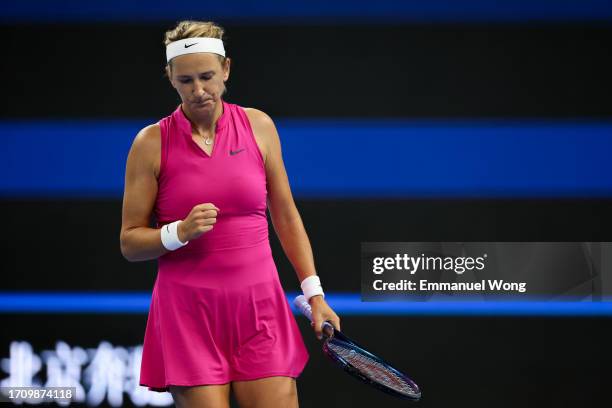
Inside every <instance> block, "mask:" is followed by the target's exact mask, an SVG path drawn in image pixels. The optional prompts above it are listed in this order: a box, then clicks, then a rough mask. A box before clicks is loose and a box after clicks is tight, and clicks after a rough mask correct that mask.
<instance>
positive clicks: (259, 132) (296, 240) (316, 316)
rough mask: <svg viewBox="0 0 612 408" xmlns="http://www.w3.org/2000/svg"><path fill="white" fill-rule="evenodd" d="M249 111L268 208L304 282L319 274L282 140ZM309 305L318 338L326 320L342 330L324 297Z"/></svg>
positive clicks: (265, 118)
mask: <svg viewBox="0 0 612 408" xmlns="http://www.w3.org/2000/svg"><path fill="white" fill-rule="evenodd" d="M246 112H247V115H248V117H249V121H250V123H251V128H252V129H253V133H254V134H255V139H256V141H257V144H258V145H259V147H260V150H261V152H262V156H263V158H264V164H265V169H266V181H267V189H268V209H269V210H270V217H271V218H272V224H273V226H274V230H275V231H276V235H278V238H279V240H280V243H281V246H282V247H283V250H284V251H285V254H286V255H287V258H288V259H289V261H290V262H291V265H293V268H294V269H295V272H296V275H297V277H298V280H299V281H300V282H302V281H303V280H304V279H306V278H307V277H309V276H312V275H316V271H315V266H314V259H313V255H312V248H311V246H310V241H309V239H308V235H307V234H306V229H305V228H304V224H303V223H302V218H301V217H300V214H299V212H298V210H297V207H296V206H295V202H294V200H293V195H292V194H291V188H290V187H289V180H288V178H287V172H286V170H285V165H284V163H283V157H282V152H281V143H280V138H279V136H278V132H277V130H276V126H275V125H274V122H273V121H272V119H271V118H270V116H268V115H267V114H266V113H264V112H262V111H260V110H257V109H252V108H247V109H246ZM309 303H310V306H311V307H312V316H313V320H314V322H313V327H314V330H315V333H316V335H317V337H318V338H320V337H321V325H322V324H323V322H325V321H327V320H329V321H331V323H332V324H333V325H334V327H335V328H337V329H338V330H340V318H339V317H338V316H337V315H336V313H335V312H334V311H333V310H332V309H331V308H330V307H329V305H328V304H327V302H325V300H324V299H323V297H322V296H321V295H317V296H313V297H311V298H310V299H309Z"/></svg>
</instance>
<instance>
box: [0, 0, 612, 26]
mask: <svg viewBox="0 0 612 408" xmlns="http://www.w3.org/2000/svg"><path fill="white" fill-rule="evenodd" d="M611 18H612V4H611V3H610V2H609V1H606V0H582V1H579V0H566V1H553V0H498V1H493V0H462V1H448V0H430V1H417V0H404V1H395V0H379V1H364V0H336V1H325V0H295V1H281V0H268V1H257V2H253V1H250V0H233V1H218V2H209V3H206V7H203V6H202V2H200V1H196V0H174V1H166V0H164V1H160V0H147V1H145V0H131V1H120V0H105V1H102V0H91V1H82V0H62V1H51V0H29V1H12V2H5V4H3V6H2V10H1V11H0V19H1V20H2V21H3V22H5V23H6V22H25V21H41V22H42V21H45V22H66V21H72V22H79V21H98V22H109V21H171V20H179V19H200V20H202V19H203V20H211V19H212V20H226V19H233V20H246V21H249V22H253V21H262V22H264V21H265V22H266V23H268V24H270V23H272V24H274V23H279V24H286V23H287V22H292V23H295V22H300V21H301V22H304V23H320V22H328V23H333V24H337V23H338V22H351V21H361V22H369V23H372V22H410V21H411V22H458V21H459V22H461V21H481V22H491V21H498V22H504V21H514V22H517V21H531V20H544V21H580V20H606V19H611Z"/></svg>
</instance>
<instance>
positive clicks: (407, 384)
mask: <svg viewBox="0 0 612 408" xmlns="http://www.w3.org/2000/svg"><path fill="white" fill-rule="evenodd" d="M293 303H294V304H295V306H296V307H297V308H298V310H299V311H300V312H302V314H303V315H304V316H306V317H307V318H308V320H310V321H311V322H312V310H311V308H310V304H308V301H307V300H306V298H305V297H304V295H300V296H298V297H296V298H295V299H294V301H293ZM322 331H323V338H324V340H323V352H324V353H325V355H326V356H327V357H329V358H330V359H331V360H332V361H333V362H335V363H336V364H337V365H339V366H340V367H341V368H342V369H344V371H345V372H347V373H349V374H350V375H352V376H353V377H355V378H357V379H359V380H361V381H363V382H364V383H366V384H368V385H371V386H373V387H375V388H377V389H379V390H381V391H383V392H385V393H387V394H390V395H393V396H395V397H398V398H403V399H409V400H413V401H416V400H418V399H420V398H421V390H420V389H419V386H418V385H416V384H415V382H414V381H412V380H411V379H410V378H409V377H408V376H407V375H406V374H404V373H402V372H401V371H399V370H397V369H395V368H393V367H392V366H391V365H390V364H389V363H387V362H386V361H384V360H383V359H381V358H380V357H378V356H375V355H374V354H372V353H370V352H369V351H367V350H365V349H364V348H363V347H362V346H360V345H358V344H357V343H355V342H354V341H353V340H351V339H349V338H348V337H346V336H345V335H344V334H342V333H341V332H340V331H339V330H336V329H335V328H334V326H333V325H332V324H330V323H329V322H325V323H323V328H322Z"/></svg>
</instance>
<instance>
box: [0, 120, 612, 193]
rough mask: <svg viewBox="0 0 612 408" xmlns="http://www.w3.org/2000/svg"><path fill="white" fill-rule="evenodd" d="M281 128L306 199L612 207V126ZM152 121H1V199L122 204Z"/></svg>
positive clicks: (323, 124) (284, 124)
mask: <svg viewBox="0 0 612 408" xmlns="http://www.w3.org/2000/svg"><path fill="white" fill-rule="evenodd" d="M276 122H277V128H278V130H279V133H280V135H281V140H282V145H283V155H284V160H285V165H286V167H287V171H288V174H289V178H290V182H291V186H292V190H293V192H294V194H295V196H296V197H298V198H403V197H409V198H415V197H429V198H431V197H434V198H455V197H461V198H504V197H512V198H551V197H552V198H573V197H612V161H610V160H609V153H610V152H611V151H612V122H580V121H537V120H525V121H515V120H499V121H491V120H474V121H466V120H455V121H418V120H384V121H382V120H381V121H373V120H371V121H369V120H309V121H305V120H277V121H276ZM148 123H151V122H150V121H108V122H100V121H83V120H79V121H69V120H65V121H36V122H7V121H5V122H0V142H1V143H2V149H1V150H0V172H1V174H2V178H0V196H2V197H5V198H6V197H77V198H78V197H100V198H104V197H111V198H119V197H121V195H122V193H123V183H124V170H125V160H126V158H127V153H128V150H129V148H130V145H131V142H132V139H133V137H134V135H135V134H136V133H137V132H138V130H139V129H140V128H142V127H143V126H145V125H146V124H148Z"/></svg>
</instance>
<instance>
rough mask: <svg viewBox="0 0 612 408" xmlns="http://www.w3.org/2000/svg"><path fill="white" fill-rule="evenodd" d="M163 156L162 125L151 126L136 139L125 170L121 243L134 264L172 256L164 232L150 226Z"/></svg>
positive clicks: (122, 250)
mask: <svg viewBox="0 0 612 408" xmlns="http://www.w3.org/2000/svg"><path fill="white" fill-rule="evenodd" d="M160 156H161V132H160V129H159V125H158V124H154V125H149V126H147V127H145V128H143V129H142V130H141V131H140V132H138V134H137V135H136V137H135V138H134V141H133V143H132V147H131V148H130V152H129V154H128V158H127V163H126V166H125V190H124V192H123V209H122V215H121V234H120V238H119V239H120V242H121V254H122V255H123V256H124V257H125V259H127V260H128V261H130V262H135V261H146V260H149V259H155V258H158V257H159V256H161V255H163V254H165V253H166V252H168V250H167V249H166V248H164V246H163V245H162V242H161V234H160V230H159V229H158V228H151V227H150V226H149V225H150V221H151V214H152V212H153V206H154V205H155V199H156V197H157V175H158V174H157V173H158V172H159V170H158V169H159V162H160Z"/></svg>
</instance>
